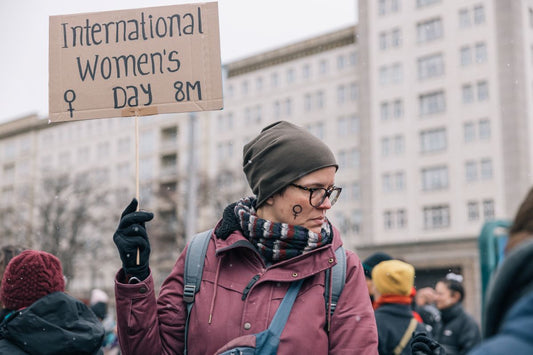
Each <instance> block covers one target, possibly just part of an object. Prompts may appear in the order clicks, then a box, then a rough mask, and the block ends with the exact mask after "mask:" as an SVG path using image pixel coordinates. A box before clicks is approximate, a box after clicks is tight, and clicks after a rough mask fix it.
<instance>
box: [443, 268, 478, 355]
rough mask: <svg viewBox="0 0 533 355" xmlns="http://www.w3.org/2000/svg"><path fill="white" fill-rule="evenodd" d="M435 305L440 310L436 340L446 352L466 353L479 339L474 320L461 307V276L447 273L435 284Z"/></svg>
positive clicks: (462, 291) (462, 292)
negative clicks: (439, 322)
mask: <svg viewBox="0 0 533 355" xmlns="http://www.w3.org/2000/svg"><path fill="white" fill-rule="evenodd" d="M435 292H436V297H435V305H436V306H437V308H438V309H439V310H440V312H441V324H440V325H439V327H438V329H437V330H436V331H435V338H436V340H437V341H438V342H439V343H440V344H441V345H442V346H443V347H444V349H445V350H446V354H449V355H455V354H466V353H468V351H470V350H471V349H472V348H473V347H474V346H476V345H477V344H478V343H479V342H480V341H481V333H480V330H479V326H478V324H477V323H476V321H475V320H474V319H473V318H472V316H470V315H469V314H467V313H466V312H465V310H464V309H463V305H462V302H463V299H464V296H465V291H464V287H463V276H462V275H458V274H454V273H449V274H447V275H446V277H445V278H443V279H441V280H439V281H438V282H437V284H436V285H435Z"/></svg>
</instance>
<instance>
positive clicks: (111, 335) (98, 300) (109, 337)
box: [89, 288, 120, 355]
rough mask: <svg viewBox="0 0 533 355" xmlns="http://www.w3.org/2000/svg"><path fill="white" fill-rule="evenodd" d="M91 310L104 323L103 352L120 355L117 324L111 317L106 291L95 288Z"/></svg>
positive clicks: (91, 299)
mask: <svg viewBox="0 0 533 355" xmlns="http://www.w3.org/2000/svg"><path fill="white" fill-rule="evenodd" d="M89 304H90V307H91V310H92V311H93V312H94V314H95V315H96V317H98V319H99V320H100V322H102V325H103V326H104V330H105V336H104V341H103V343H102V350H103V352H104V354H105V355H112V354H114V355H116V354H119V353H120V349H119V344H118V337H117V331H116V323H115V320H114V319H113V317H111V316H110V315H109V312H108V305H109V296H108V295H107V293H106V292H105V291H104V290H101V289H99V288H95V289H93V290H92V291H91V298H90V300H89Z"/></svg>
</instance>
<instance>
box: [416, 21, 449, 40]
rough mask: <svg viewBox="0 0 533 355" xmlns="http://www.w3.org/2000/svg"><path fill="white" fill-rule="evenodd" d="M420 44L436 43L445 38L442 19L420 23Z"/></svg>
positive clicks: (418, 35) (418, 36)
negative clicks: (435, 41)
mask: <svg viewBox="0 0 533 355" xmlns="http://www.w3.org/2000/svg"><path fill="white" fill-rule="evenodd" d="M416 30H417V31H416V32H417V38H418V42H419V43H425V42H430V41H434V40H436V39H439V38H441V37H442V36H443V28H442V20H441V19H440V18H436V19H431V20H429V21H424V22H420V23H418V24H417V26H416Z"/></svg>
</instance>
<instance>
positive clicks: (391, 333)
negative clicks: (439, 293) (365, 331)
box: [375, 303, 425, 355]
mask: <svg viewBox="0 0 533 355" xmlns="http://www.w3.org/2000/svg"><path fill="white" fill-rule="evenodd" d="M375 316H376V325H377V327H378V339H379V345H378V351H379V354H380V355H392V354H394V348H396V346H397V345H398V344H399V343H400V341H401V339H402V337H403V335H404V334H405V332H406V330H407V327H408V326H409V322H410V321H411V319H412V318H413V310H412V308H411V306H410V305H407V304H397V303H387V304H383V305H381V306H379V307H378V308H377V309H376V311H375ZM424 330H425V327H424V325H423V324H422V323H418V324H417V325H416V330H415V331H424ZM401 354H402V355H409V354H411V340H409V342H408V343H407V345H406V346H405V347H404V349H403V351H402V352H401Z"/></svg>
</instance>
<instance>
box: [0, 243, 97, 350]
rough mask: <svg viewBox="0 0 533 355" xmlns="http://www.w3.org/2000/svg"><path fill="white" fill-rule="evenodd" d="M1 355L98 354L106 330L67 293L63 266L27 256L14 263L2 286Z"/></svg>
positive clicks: (44, 256) (50, 258)
mask: <svg viewBox="0 0 533 355" xmlns="http://www.w3.org/2000/svg"><path fill="white" fill-rule="evenodd" d="M0 300H1V302H2V304H3V305H4V307H5V309H4V310H2V314H1V318H0V322H1V323H0V329H1V330H0V354H13V355H16V354H99V351H100V346H101V344H102V340H103V337H104V329H103V327H102V325H101V324H100V322H99V320H98V318H96V316H95V315H94V313H93V312H92V311H91V310H90V309H89V308H88V307H87V306H86V305H85V304H84V303H82V302H81V301H79V300H77V299H75V298H73V297H72V296H70V295H67V294H66V293H65V279H64V277H63V270H62V267H61V262H60V261H59V259H58V258H57V257H55V256H54V255H52V254H50V253H47V252H44V251H37V250H26V251H23V252H22V253H20V254H19V255H18V256H16V257H14V258H13V259H11V261H10V262H9V264H8V265H7V268H6V270H5V272H4V276H3V279H2V284H1V286H0Z"/></svg>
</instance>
